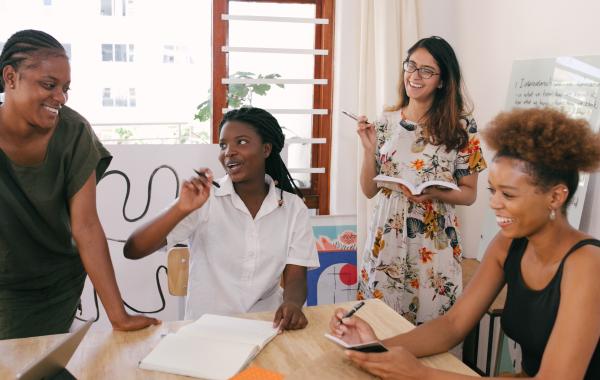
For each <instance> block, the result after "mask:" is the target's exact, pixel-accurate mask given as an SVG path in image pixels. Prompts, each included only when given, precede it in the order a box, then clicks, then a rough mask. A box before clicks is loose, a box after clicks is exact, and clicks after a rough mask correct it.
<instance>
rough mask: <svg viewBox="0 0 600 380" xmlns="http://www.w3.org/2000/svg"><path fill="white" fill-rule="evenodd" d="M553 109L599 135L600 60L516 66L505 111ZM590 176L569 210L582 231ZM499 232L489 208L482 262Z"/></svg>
mask: <svg viewBox="0 0 600 380" xmlns="http://www.w3.org/2000/svg"><path fill="white" fill-rule="evenodd" d="M535 107H553V108H556V109H559V110H561V111H562V112H564V113H566V114H567V115H569V116H571V117H574V118H583V119H586V120H587V121H588V122H589V123H590V126H591V127H592V129H594V130H595V131H598V129H599V123H600V117H599V116H600V115H599V112H600V56H586V57H570V56H565V57H557V58H545V59H529V60H518V61H515V62H513V66H512V73H511V76H510V81H509V86H508V96H507V101H506V110H511V109H513V108H535ZM588 182H589V174H584V173H582V174H581V175H580V177H579V186H578V187H577V191H576V192H575V195H574V196H573V200H572V201H571V205H570V206H569V208H568V210H567V218H568V220H569V223H570V224H571V225H572V226H573V227H575V228H579V226H580V221H581V214H582V212H583V206H584V203H585V195H586V191H587V186H588ZM498 231H499V228H498V225H497V224H496V217H495V215H494V213H493V212H492V210H491V209H490V208H489V207H486V209H485V217H484V222H483V228H482V233H481V240H480V242H479V250H478V256H477V258H478V259H479V260H481V258H482V257H483V254H484V253H485V249H486V248H487V246H488V244H489V242H490V241H491V240H492V239H493V237H494V236H495V235H496V233H497V232H498Z"/></svg>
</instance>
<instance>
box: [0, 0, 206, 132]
mask: <svg viewBox="0 0 600 380" xmlns="http://www.w3.org/2000/svg"><path fill="white" fill-rule="evenodd" d="M211 7H212V1H209V0H183V1H178V0H176V1H170V0H157V1H135V0H133V1H132V0H125V1H123V0H112V1H104V0H92V1H81V0H60V1H56V0H54V1H52V7H46V6H44V3H43V0H31V1H29V0H28V1H23V0H0V14H4V13H5V12H3V10H5V9H10V11H11V12H12V13H14V14H20V15H33V16H35V17H34V19H31V17H29V18H28V17H16V18H13V19H12V21H11V22H10V23H6V22H4V23H0V41H6V39H7V38H8V37H9V36H11V35H12V34H13V33H14V32H15V31H17V30H23V29H28V28H31V27H32V26H35V28H36V29H39V30H43V31H45V32H48V33H50V34H51V35H53V36H54V37H57V38H59V41H61V42H62V41H64V42H69V43H70V45H71V46H70V49H69V46H68V45H67V44H64V45H65V49H67V52H68V51H69V50H70V51H71V68H72V71H71V78H72V85H71V91H70V96H69V102H68V103H67V104H68V105H69V107H71V108H73V109H75V110H76V111H77V112H79V113H80V114H82V115H83V116H84V117H85V118H86V119H87V120H89V122H90V124H91V125H92V127H93V128H94V131H95V132H96V134H97V136H98V137H99V138H100V140H101V141H103V142H104V143H107V144H112V143H125V142H126V141H125V140H127V142H129V143H136V144H140V143H141V144H144V143H152V144H157V143H159V144H179V143H191V144H197V143H208V142H210V133H211V132H210V130H211V129H210V125H211V124H210V114H209V115H208V119H207V120H206V119H201V118H195V116H196V115H197V113H198V110H197V107H198V105H200V104H202V103H203V102H205V101H209V97H210V87H211V56H210V51H211V27H212V24H211ZM55 8H56V9H55ZM59 8H60V9H62V8H64V9H70V10H72V12H61V11H60V9H59ZM123 9H125V13H123ZM48 12H50V13H52V14H51V16H52V17H41V16H43V14H47V13H48ZM73 12H75V14H76V15H77V25H84V26H85V28H86V29H89V30H99V31H101V33H100V35H101V37H99V38H100V39H95V42H94V41H92V45H90V41H91V40H90V38H89V36H86V35H85V33H83V34H82V28H80V27H70V26H69V25H71V26H73V25H72V24H73V22H72V21H73V20H72V18H73V14H74V13H73ZM101 13H102V14H104V15H105V16H102V15H101ZM124 14H125V16H123V15H124ZM36 15H37V16H36ZM38 16H39V17H38ZM157 20H158V21H157ZM32 22H33V23H34V24H35V25H32ZM157 22H159V24H160V30H158V29H157V25H158V24H157ZM92 40H94V39H92ZM119 44H120V45H121V46H118V45H119ZM165 45H171V46H173V47H174V48H173V63H174V64H176V65H177V67H174V66H173V65H172V64H163V63H162V60H163V54H164V53H165V52H164V46H165ZM123 46H125V48H124V47H123ZM90 49H91V51H90ZM124 51H125V54H126V61H123V52H124ZM117 58H118V59H119V60H117ZM178 62H182V64H181V65H178ZM1 97H2V94H0V99H1ZM117 104H118V106H117ZM125 104H126V105H125ZM107 111H109V112H107Z"/></svg>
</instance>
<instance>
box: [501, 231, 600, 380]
mask: <svg viewBox="0 0 600 380" xmlns="http://www.w3.org/2000/svg"><path fill="white" fill-rule="evenodd" d="M527 243H528V240H527V239H526V238H522V239H515V240H513V241H512V243H511V245H510V248H509V250H508V256H507V257H506V261H505V262H504V278H505V280H506V284H507V285H508V292H507V294H506V304H505V305H504V311H503V312H502V329H504V332H505V333H506V335H508V336H509V337H510V338H511V339H513V340H514V341H515V342H517V343H519V344H520V345H521V351H522V353H523V363H522V366H523V371H525V373H527V375H529V376H535V375H536V374H537V372H538V370H539V369H540V364H541V362H542V355H543V354H544V349H545V348H546V343H548V339H550V333H551V332H552V327H554V321H555V320H556V315H557V313H558V306H559V304H560V282H561V279H562V273H563V266H564V264H565V260H566V259H567V257H569V255H570V254H571V253H573V252H574V251H575V250H577V249H578V248H580V247H582V246H584V245H587V244H592V245H595V246H597V247H600V240H596V239H586V240H582V241H580V242H578V243H577V244H575V245H574V246H573V247H572V248H571V249H570V250H569V251H568V252H567V254H566V255H565V257H564V258H563V259H562V261H561V263H560V265H559V267H558V270H557V271H556V274H555V275H554V277H553V278H552V280H551V281H550V283H549V284H548V285H547V286H546V287H545V288H544V289H542V290H531V289H529V288H528V287H527V285H526V284H525V283H524V281H523V277H522V275H521V258H522V257H523V253H524V252H525V248H527ZM592 379H593V380H598V379H600V342H599V343H598V344H596V350H595V351H594V354H593V355H592V359H591V361H590V364H589V365H588V369H587V372H586V374H585V377H584V380H592Z"/></svg>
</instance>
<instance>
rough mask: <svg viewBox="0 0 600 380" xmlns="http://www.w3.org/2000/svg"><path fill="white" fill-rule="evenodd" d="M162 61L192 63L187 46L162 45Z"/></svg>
mask: <svg viewBox="0 0 600 380" xmlns="http://www.w3.org/2000/svg"><path fill="white" fill-rule="evenodd" d="M162 62H163V63H194V60H193V58H192V55H191V54H190V52H189V49H188V47H187V46H180V45H164V46H163V59H162Z"/></svg>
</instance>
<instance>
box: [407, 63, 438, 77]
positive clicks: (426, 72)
mask: <svg viewBox="0 0 600 380" xmlns="http://www.w3.org/2000/svg"><path fill="white" fill-rule="evenodd" d="M402 67H403V68H404V71H405V72H407V73H414V72H415V71H418V72H419V75H420V76H421V78H423V79H429V78H431V77H432V76H434V75H440V73H436V72H435V71H433V70H432V69H431V67H427V66H425V67H417V65H416V64H415V63H414V62H413V61H404V63H403V64H402Z"/></svg>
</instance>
